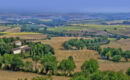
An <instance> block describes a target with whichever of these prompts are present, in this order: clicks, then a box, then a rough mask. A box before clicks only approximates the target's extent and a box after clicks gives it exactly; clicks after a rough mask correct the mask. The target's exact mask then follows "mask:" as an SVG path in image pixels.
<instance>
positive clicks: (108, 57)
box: [105, 51, 112, 60]
mask: <svg viewBox="0 0 130 80" xmlns="http://www.w3.org/2000/svg"><path fill="white" fill-rule="evenodd" d="M111 54H112V53H111V51H108V52H107V53H106V54H105V56H106V57H107V59H108V60H109V59H110V57H111Z"/></svg>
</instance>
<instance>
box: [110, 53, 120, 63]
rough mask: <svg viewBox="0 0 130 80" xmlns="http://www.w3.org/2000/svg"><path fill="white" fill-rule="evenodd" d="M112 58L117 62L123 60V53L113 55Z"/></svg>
mask: <svg viewBox="0 0 130 80" xmlns="http://www.w3.org/2000/svg"><path fill="white" fill-rule="evenodd" d="M112 60H113V61H115V62H119V61H120V60H121V55H115V56H113V58H112Z"/></svg>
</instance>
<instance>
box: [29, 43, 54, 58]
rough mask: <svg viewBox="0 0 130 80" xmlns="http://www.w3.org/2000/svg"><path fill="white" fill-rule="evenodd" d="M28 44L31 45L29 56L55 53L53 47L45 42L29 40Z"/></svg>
mask: <svg viewBox="0 0 130 80" xmlns="http://www.w3.org/2000/svg"><path fill="white" fill-rule="evenodd" d="M29 46H30V47H31V51H30V56H40V57H42V56H45V55H48V54H55V52H54V49H53V47H51V46H50V45H47V44H42V43H33V42H31V43H30V44H29Z"/></svg>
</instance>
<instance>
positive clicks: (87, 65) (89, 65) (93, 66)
mask: <svg viewBox="0 0 130 80" xmlns="http://www.w3.org/2000/svg"><path fill="white" fill-rule="evenodd" d="M98 68H99V66H98V62H97V60H95V59H90V60H89V61H85V62H84V63H83V65H82V66H81V70H82V71H83V72H86V71H87V72H90V73H93V72H96V71H98Z"/></svg>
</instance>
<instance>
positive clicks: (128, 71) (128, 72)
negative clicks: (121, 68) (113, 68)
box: [126, 67, 130, 76]
mask: <svg viewBox="0 0 130 80" xmlns="http://www.w3.org/2000/svg"><path fill="white" fill-rule="evenodd" d="M126 74H127V75H129V76H130V67H129V68H128V70H127V71H126Z"/></svg>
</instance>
